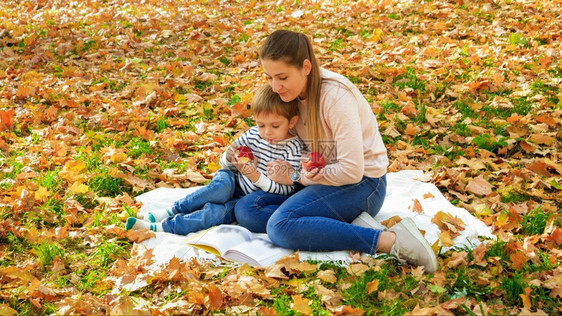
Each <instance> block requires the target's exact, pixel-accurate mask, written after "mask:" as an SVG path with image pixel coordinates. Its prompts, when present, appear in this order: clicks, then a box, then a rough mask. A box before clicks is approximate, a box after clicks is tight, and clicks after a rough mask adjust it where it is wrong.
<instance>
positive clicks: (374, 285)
mask: <svg viewBox="0 0 562 316" xmlns="http://www.w3.org/2000/svg"><path fill="white" fill-rule="evenodd" d="M379 282H380V281H379V279H374V280H373V281H371V282H369V283H367V293H369V294H371V293H373V292H376V291H377V290H378V289H379Z"/></svg>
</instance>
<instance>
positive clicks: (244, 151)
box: [236, 146, 254, 163]
mask: <svg viewBox="0 0 562 316" xmlns="http://www.w3.org/2000/svg"><path fill="white" fill-rule="evenodd" d="M236 152H237V154H236V156H237V157H238V161H240V162H242V163H248V162H250V161H252V160H254V154H253V153H252V150H251V149H250V147H248V146H240V147H238V149H236Z"/></svg>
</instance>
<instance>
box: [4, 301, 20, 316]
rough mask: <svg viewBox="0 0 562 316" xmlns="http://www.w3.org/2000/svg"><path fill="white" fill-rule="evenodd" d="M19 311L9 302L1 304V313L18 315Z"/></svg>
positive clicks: (7, 315)
mask: <svg viewBox="0 0 562 316" xmlns="http://www.w3.org/2000/svg"><path fill="white" fill-rule="evenodd" d="M17 314H18V312H17V311H16V310H15V309H12V308H11V307H10V306H9V305H8V304H0V315H6V316H11V315H17Z"/></svg>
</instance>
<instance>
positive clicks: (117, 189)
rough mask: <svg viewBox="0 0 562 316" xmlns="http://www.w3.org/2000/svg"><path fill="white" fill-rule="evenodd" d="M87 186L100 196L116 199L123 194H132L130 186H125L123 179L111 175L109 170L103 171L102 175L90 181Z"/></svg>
mask: <svg viewBox="0 0 562 316" xmlns="http://www.w3.org/2000/svg"><path fill="white" fill-rule="evenodd" d="M87 185H88V186H89V187H90V189H91V190H92V191H94V192H95V193H96V194H97V195H98V196H107V197H116V196H118V195H119V194H121V193H123V192H127V193H131V192H132V189H131V187H130V186H128V185H127V184H125V182H124V181H123V179H120V178H115V177H113V176H111V175H109V173H108V171H107V170H102V171H101V173H100V174H98V175H95V176H93V177H92V178H91V179H89V180H88V182H87Z"/></svg>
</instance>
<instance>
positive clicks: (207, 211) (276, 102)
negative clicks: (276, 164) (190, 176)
mask: <svg viewBox="0 0 562 316" xmlns="http://www.w3.org/2000/svg"><path fill="white" fill-rule="evenodd" d="M251 107H252V113H253V115H254V119H255V121H256V126H254V127H252V128H250V129H249V130H248V131H246V132H245V133H244V134H242V135H241V136H240V137H239V138H238V139H236V140H235V141H234V142H233V143H232V144H231V145H230V146H229V148H228V150H227V151H226V152H224V153H223V154H222V155H221V159H220V164H221V167H222V168H221V169H220V170H218V171H217V172H216V173H215V175H214V176H213V179H212V180H211V182H210V183H209V184H208V185H207V186H205V187H202V188H200V189H198V190H196V191H194V192H192V193H191V194H188V195H187V196H186V197H184V198H182V199H180V200H178V201H176V202H174V205H173V206H172V207H171V208H169V209H164V210H157V211H151V212H148V213H145V214H142V215H141V216H143V219H144V220H141V219H137V218H134V217H129V218H128V219H127V223H126V225H125V228H126V230H129V229H141V228H147V229H151V230H153V231H164V232H169V233H174V234H178V235H187V234H189V233H191V232H195V231H199V230H201V229H206V228H209V227H212V226H215V225H219V224H229V223H231V222H233V221H234V220H235V216H234V205H235V204H236V202H237V201H238V200H239V199H240V198H241V197H243V196H244V195H246V194H249V193H252V192H254V191H257V190H264V191H266V192H269V193H276V194H283V195H289V194H291V193H293V192H294V190H295V187H294V186H292V185H282V184H279V183H276V182H273V181H272V180H270V179H269V178H268V177H267V176H266V175H265V174H266V166H267V162H269V161H273V160H285V161H287V162H289V163H290V164H291V166H292V167H293V168H294V170H298V169H300V158H301V155H302V152H303V148H304V143H303V142H302V141H301V140H300V139H299V138H298V137H296V136H294V135H293V132H292V131H291V130H292V129H293V127H294V126H295V124H296V123H297V121H298V119H299V117H298V101H297V100H293V101H291V102H288V103H287V102H284V101H282V100H281V98H280V97H279V95H278V94H277V93H275V92H273V90H272V89H271V86H270V85H269V84H265V85H263V86H261V87H259V88H258V90H257V91H256V93H255V95H254V98H253V100H252V104H251ZM242 146H247V147H249V148H250V149H251V151H252V154H253V156H254V159H253V160H252V161H249V162H246V161H244V160H243V159H238V156H237V154H236V152H237V150H238V149H241V147H242Z"/></svg>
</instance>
